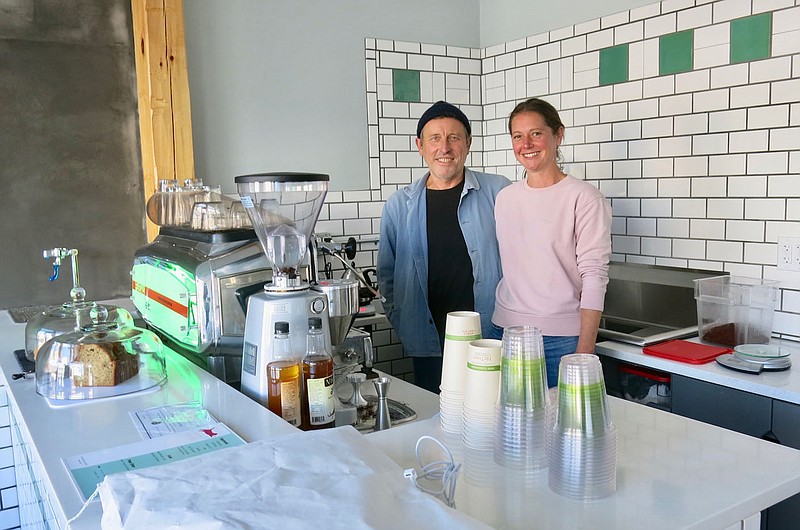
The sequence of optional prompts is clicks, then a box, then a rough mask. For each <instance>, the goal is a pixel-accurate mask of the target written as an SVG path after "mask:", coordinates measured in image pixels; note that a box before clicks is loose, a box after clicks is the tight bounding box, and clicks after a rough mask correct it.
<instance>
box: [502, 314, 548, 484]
mask: <svg viewBox="0 0 800 530" xmlns="http://www.w3.org/2000/svg"><path fill="white" fill-rule="evenodd" d="M548 402H549V394H548V392H547V371H546V369H545V360H544V343H543V340H542V333H541V332H540V331H539V330H538V329H537V328H535V327H532V326H512V327H509V328H506V329H505V330H504V332H503V349H502V370H501V376H500V399H499V400H498V401H497V418H496V423H495V440H494V460H495V462H497V463H498V464H500V465H502V466H505V467H507V468H511V469H513V470H515V471H521V472H523V473H535V472H536V471H538V470H540V469H543V468H545V467H547V411H548V407H549V403H548Z"/></svg>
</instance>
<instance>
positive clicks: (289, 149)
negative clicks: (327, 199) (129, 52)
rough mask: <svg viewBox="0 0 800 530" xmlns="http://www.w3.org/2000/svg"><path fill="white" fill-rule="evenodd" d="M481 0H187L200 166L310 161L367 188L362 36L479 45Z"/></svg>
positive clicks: (224, 176) (243, 168)
mask: <svg viewBox="0 0 800 530" xmlns="http://www.w3.org/2000/svg"><path fill="white" fill-rule="evenodd" d="M478 1H479V0H436V1H435V2H431V1H429V0H403V1H402V2H397V1H394V0H392V1H389V0H383V1H376V0H336V1H329V0H226V1H224V2H221V1H219V0H191V1H187V2H184V16H185V23H186V47H187V55H188V65H189V87H190V91H191V100H192V122H193V123H192V129H193V134H194V152H195V168H196V174H197V177H198V178H202V179H203V180H204V181H205V182H206V183H208V184H220V185H221V186H222V189H223V191H224V192H226V193H231V192H234V191H235V189H234V183H233V179H234V177H235V176H236V175H241V174H245V173H253V172H263V171H311V172H320V173H327V174H329V175H330V176H331V189H332V190H354V189H367V188H369V166H368V154H367V130H366V128H365V127H364V124H365V123H366V122H367V113H366V100H365V71H364V53H365V51H364V39H365V38H366V37H380V38H387V39H395V40H401V41H406V40H408V41H416V42H430V43H446V44H450V45H455V46H468V47H476V46H477V45H478V44H479V42H478V39H479V36H480V30H479V18H478V14H479V8H478Z"/></svg>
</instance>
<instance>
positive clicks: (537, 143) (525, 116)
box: [511, 112, 564, 174]
mask: <svg viewBox="0 0 800 530" xmlns="http://www.w3.org/2000/svg"><path fill="white" fill-rule="evenodd" d="M563 139H564V129H563V127H562V128H559V129H558V130H557V131H553V130H552V129H551V128H550V127H549V126H548V125H547V123H546V122H545V120H544V117H543V116H542V115H541V114H539V113H538V112H522V113H520V114H517V115H516V116H514V118H513V119H512V120H511V144H512V146H513V147H514V156H516V157H517V160H518V161H519V163H520V164H522V167H524V168H525V169H526V170H527V171H528V173H529V174H530V173H539V172H544V171H548V170H553V169H556V170H558V163H557V162H556V157H557V155H558V146H559V145H561V141H562V140H563Z"/></svg>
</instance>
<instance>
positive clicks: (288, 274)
mask: <svg viewBox="0 0 800 530" xmlns="http://www.w3.org/2000/svg"><path fill="white" fill-rule="evenodd" d="M328 180H329V177H328V175H323V174H316V173H262V174H254V175H243V176H239V177H236V178H235V182H236V188H237V191H238V193H239V197H240V199H241V201H242V204H243V205H244V208H245V211H246V212H247V214H248V215H249V216H250V220H251V222H252V225H253V229H254V230H255V232H256V236H257V237H258V240H259V243H260V244H261V248H262V250H263V251H264V254H265V255H266V257H267V260H268V262H269V263H270V264H271V267H272V280H271V281H269V282H267V283H266V284H265V285H264V287H263V289H261V290H260V292H257V293H255V294H251V295H249V297H248V298H247V315H246V318H245V329H244V347H243V351H242V376H241V390H242V392H243V393H244V394H246V395H248V396H250V397H251V398H253V399H254V400H256V401H259V402H263V403H266V400H267V378H266V367H267V364H268V363H269V360H270V358H271V353H272V342H273V332H274V328H275V323H276V322H279V321H284V322H288V323H289V337H290V339H291V343H292V350H293V352H294V355H295V357H296V358H297V359H298V360H299V359H301V358H302V356H303V355H304V354H305V350H306V337H307V330H308V318H309V317H311V316H320V317H322V322H323V326H322V327H323V333H324V335H325V337H326V339H327V341H328V344H332V345H336V344H337V343H339V342H341V341H343V340H344V339H345V335H346V334H347V331H348V330H349V328H350V325H351V324H352V320H353V317H354V315H355V314H356V313H357V312H358V281H356V280H329V281H324V282H317V281H316V279H315V278H313V279H312V280H311V281H306V280H305V279H303V278H302V276H301V275H300V268H301V264H302V263H303V262H304V260H305V259H306V254H307V253H308V252H311V254H312V255H313V254H314V250H313V249H314V244H313V243H314V241H313V239H312V237H311V233H312V231H313V229H314V225H315V224H316V222H317V218H318V217H319V212H320V210H321V209H322V204H323V202H324V201H325V196H326V195H327V191H328ZM314 269H315V267H312V270H314ZM332 339H333V340H332Z"/></svg>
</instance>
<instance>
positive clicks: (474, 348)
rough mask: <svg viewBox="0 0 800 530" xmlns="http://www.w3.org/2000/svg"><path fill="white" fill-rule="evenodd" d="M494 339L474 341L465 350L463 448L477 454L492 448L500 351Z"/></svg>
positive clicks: (499, 346)
mask: <svg viewBox="0 0 800 530" xmlns="http://www.w3.org/2000/svg"><path fill="white" fill-rule="evenodd" d="M501 345H502V342H501V341H499V340H495V339H481V340H474V341H472V342H470V343H469V349H468V350H467V377H466V382H465V386H464V388H465V393H464V432H463V438H462V439H463V441H464V445H466V446H467V447H469V448H470V449H475V450H478V451H491V450H492V448H493V447H494V420H495V416H496V415H497V397H498V395H499V392H500V349H501Z"/></svg>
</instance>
